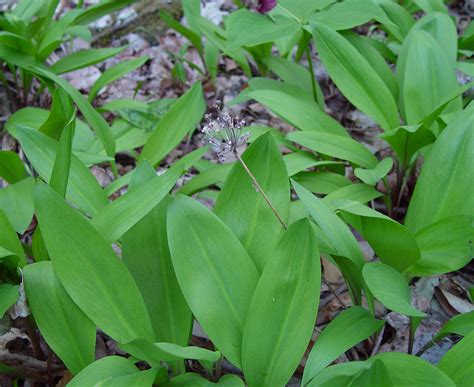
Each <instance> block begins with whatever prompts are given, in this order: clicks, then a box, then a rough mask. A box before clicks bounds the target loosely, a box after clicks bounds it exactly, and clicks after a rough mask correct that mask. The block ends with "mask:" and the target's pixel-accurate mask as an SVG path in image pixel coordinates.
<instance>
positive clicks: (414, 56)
mask: <svg viewBox="0 0 474 387" xmlns="http://www.w3.org/2000/svg"><path fill="white" fill-rule="evenodd" d="M397 74H399V79H400V89H401V91H402V94H401V98H402V99H401V102H402V103H403V112H404V115H405V118H406V122H407V124H409V125H412V124H417V123H419V122H420V121H421V120H422V119H424V118H425V117H426V116H427V115H429V114H430V113H431V112H432V111H433V110H434V109H436V108H437V107H438V105H439V104H440V103H441V102H443V100H444V97H445V96H446V95H448V94H451V93H452V92H453V91H454V90H456V89H457V88H458V84H457V81H456V75H455V73H454V63H450V62H449V61H448V59H447V57H446V54H445V53H444V52H443V50H442V49H441V47H440V46H439V44H438V43H437V42H436V40H435V39H434V38H433V37H432V36H431V35H430V34H428V33H427V32H425V31H422V30H417V31H413V32H412V33H411V34H410V37H409V38H408V39H407V40H406V41H405V43H404V47H403V49H402V53H401V54H400V59H399V62H398V63H397ZM428 91H429V92H428ZM392 129H393V127H392Z"/></svg>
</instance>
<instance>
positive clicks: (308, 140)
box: [286, 131, 378, 168]
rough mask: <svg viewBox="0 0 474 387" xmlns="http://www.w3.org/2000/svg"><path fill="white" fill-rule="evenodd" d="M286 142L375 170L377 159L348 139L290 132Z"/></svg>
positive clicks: (354, 141)
mask: <svg viewBox="0 0 474 387" xmlns="http://www.w3.org/2000/svg"><path fill="white" fill-rule="evenodd" d="M286 137H287V139H288V140H291V141H293V142H296V143H297V144H299V145H302V146H304V147H306V148H309V149H311V150H314V151H316V152H319V153H321V154H324V155H327V156H331V157H337V158H338V159H341V160H347V161H350V162H351V163H354V164H357V165H360V166H362V167H365V168H375V167H376V166H377V163H378V162H377V158H376V157H375V156H374V155H373V154H372V152H371V151H370V150H369V149H367V148H366V147H365V146H364V145H362V144H361V143H359V142H357V141H356V140H353V139H352V138H350V137H345V136H338V135H335V134H331V133H322V132H315V131H312V132H291V133H289V134H288V135H287V136H286Z"/></svg>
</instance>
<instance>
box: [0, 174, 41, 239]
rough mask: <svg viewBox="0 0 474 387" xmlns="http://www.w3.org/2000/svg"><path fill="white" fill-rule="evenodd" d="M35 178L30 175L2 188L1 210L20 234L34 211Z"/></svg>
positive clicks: (0, 192)
mask: <svg viewBox="0 0 474 387" xmlns="http://www.w3.org/2000/svg"><path fill="white" fill-rule="evenodd" d="M34 189H35V179H33V178H32V177H29V178H27V179H23V180H21V181H19V182H18V183H15V184H12V185H10V186H8V187H6V188H3V189H1V190H0V210H2V211H3V212H4V213H5V215H6V216H7V218H8V219H9V220H10V222H11V224H12V225H13V228H14V229H15V230H16V232H17V233H18V234H23V233H24V232H25V230H26V229H27V228H28V226H29V225H30V223H31V219H32V218H33V212H34Z"/></svg>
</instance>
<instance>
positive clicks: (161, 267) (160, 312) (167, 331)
mask: <svg viewBox="0 0 474 387" xmlns="http://www.w3.org/2000/svg"><path fill="white" fill-rule="evenodd" d="M154 178H156V172H155V171H154V169H153V168H151V167H150V165H149V164H148V163H143V164H140V165H139V166H138V167H137V169H135V171H134V174H133V177H132V181H131V184H130V186H129V190H130V191H133V190H134V189H137V188H138V187H139V184H141V183H145V182H147V181H149V180H152V179H154ZM168 203H169V198H168V197H166V196H165V198H164V199H163V200H162V201H161V202H160V203H159V204H157V205H156V206H155V207H154V208H153V209H152V210H151V211H150V212H149V213H148V214H147V215H145V216H144V217H143V218H142V219H141V220H140V221H139V222H137V223H136V224H135V225H134V226H133V227H132V228H130V230H128V231H127V232H126V233H125V234H124V235H123V237H122V260H123V262H124V263H125V265H126V266H127V268H128V270H130V273H131V274H132V276H133V278H134V279H135V282H136V283H137V285H138V288H139V289H140V292H141V294H142V297H143V299H144V300H145V304H146V306H147V309H148V314H149V315H150V320H151V323H152V326H153V330H154V332H155V339H156V340H157V341H163V342H170V343H175V344H179V345H187V344H188V341H189V332H190V331H191V324H192V315H191V311H190V310H189V307H188V305H187V304H186V300H185V299H184V297H183V294H182V292H181V289H180V288H179V284H178V281H177V279H176V275H175V273H174V269H173V262H172V261H171V256H170V252H169V247H168V236H167V232H166V211H167V209H168Z"/></svg>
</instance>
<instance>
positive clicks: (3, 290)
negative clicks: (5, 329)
mask: <svg viewBox="0 0 474 387" xmlns="http://www.w3.org/2000/svg"><path fill="white" fill-rule="evenodd" d="M19 289H20V286H18V285H12V284H7V283H4V284H0V318H3V316H4V315H5V313H6V311H7V310H8V309H10V307H11V306H12V305H14V304H15V302H16V301H17V300H18V297H19V296H20V293H19Z"/></svg>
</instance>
